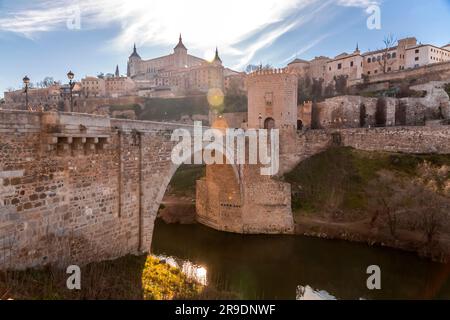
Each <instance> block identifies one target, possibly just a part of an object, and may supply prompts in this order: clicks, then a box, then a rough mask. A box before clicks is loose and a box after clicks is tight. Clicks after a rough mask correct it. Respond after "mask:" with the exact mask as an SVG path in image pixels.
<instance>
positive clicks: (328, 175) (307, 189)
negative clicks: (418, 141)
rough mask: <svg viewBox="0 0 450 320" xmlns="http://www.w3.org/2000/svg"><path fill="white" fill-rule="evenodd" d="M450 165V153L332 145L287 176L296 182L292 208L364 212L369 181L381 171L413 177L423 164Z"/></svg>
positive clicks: (366, 204)
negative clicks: (417, 152)
mask: <svg viewBox="0 0 450 320" xmlns="http://www.w3.org/2000/svg"><path fill="white" fill-rule="evenodd" d="M425 162H428V163H429V164H431V165H432V166H436V167H440V166H444V165H447V166H450V156H449V155H408V154H393V153H383V152H366V151H359V150H354V149H351V148H344V147H338V148H331V149H329V150H327V151H325V152H323V153H320V154H317V155H315V156H313V157H311V158H309V159H307V160H305V161H303V162H302V163H300V164H299V165H298V166H297V167H296V168H295V169H294V170H292V171H291V172H290V173H288V174H286V175H285V179H286V181H287V182H289V183H291V185H292V209H293V210H294V212H295V211H297V212H302V213H304V214H311V213H324V212H354V213H358V212H363V211H365V210H367V209H368V202H369V201H368V200H369V199H370V198H371V197H373V194H372V192H371V190H370V188H368V187H369V183H370V182H371V181H373V180H374V179H376V178H377V177H378V174H377V173H378V172H380V170H388V171H390V172H392V173H394V174H395V175H400V176H402V177H405V178H413V177H417V176H418V175H419V172H418V171H419V170H418V168H419V166H420V165H422V164H424V163H425Z"/></svg>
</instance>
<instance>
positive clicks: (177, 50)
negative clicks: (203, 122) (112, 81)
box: [127, 34, 231, 96]
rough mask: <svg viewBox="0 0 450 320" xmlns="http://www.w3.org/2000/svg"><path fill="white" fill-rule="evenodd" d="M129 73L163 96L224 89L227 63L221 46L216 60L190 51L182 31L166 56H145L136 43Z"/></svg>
mask: <svg viewBox="0 0 450 320" xmlns="http://www.w3.org/2000/svg"><path fill="white" fill-rule="evenodd" d="M227 70H229V69H227ZM230 71H231V70H230ZM127 75H128V77H130V78H131V79H133V80H134V81H135V82H136V83H138V85H140V86H141V87H146V88H147V89H149V90H148V91H149V92H150V93H152V92H159V94H160V95H163V96H180V95H185V94H190V93H196V92H203V93H204V92H208V91H209V90H210V89H220V90H224V67H223V65H222V60H221V59H220V56H219V50H218V48H216V52H215V56H214V59H213V60H212V61H207V60H205V59H202V58H199V57H196V56H194V55H190V54H189V53H188V49H187V48H186V46H185V45H184V43H183V38H182V36H181V34H180V36H179V38H178V44H177V45H176V46H175V47H174V49H173V52H172V53H170V54H168V55H165V56H162V57H157V58H153V59H149V60H143V59H142V58H141V56H140V55H139V54H138V52H137V49H136V45H134V47H133V52H132V53H131V55H130V57H129V58H128V65H127Z"/></svg>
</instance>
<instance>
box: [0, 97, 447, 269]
mask: <svg viewBox="0 0 450 320" xmlns="http://www.w3.org/2000/svg"><path fill="white" fill-rule="evenodd" d="M275 99H276V97H275ZM179 127H180V125H178V124H169V123H156V122H143V121H131V120H119V119H112V118H108V117H104V116H94V115H88V114H70V113H56V112H43V113H40V112H26V111H10V110H1V111H0V269H5V268H25V267H32V266H41V265H45V264H47V263H57V264H61V265H66V266H67V265H69V264H83V263H88V262H91V261H98V260H104V259H110V258H115V257H119V256H123V255H126V254H129V253H137V252H148V251H149V250H150V246H151V239H152V235H153V225H154V220H155V217H156V214H157V211H158V208H159V204H160V202H161V200H162V197H163V195H164V193H165V190H166V188H167V185H168V184H169V182H170V179H171V177H172V175H173V174H174V172H175V171H176V169H177V167H178V166H177V165H175V164H173V163H172V161H171V152H172V149H173V147H174V145H175V142H173V141H171V140H170V137H171V134H172V132H173V130H174V129H176V128H179ZM186 128H188V129H189V127H186ZM281 135H282V136H281V138H280V141H281V144H282V147H281V149H282V150H284V151H282V153H281V155H280V162H281V163H280V165H281V172H280V174H281V173H283V172H286V171H288V170H289V169H290V168H292V167H293V166H295V165H296V164H297V163H299V162H300V161H302V160H304V159H305V158H307V157H309V156H311V155H313V154H316V153H318V152H321V151H323V150H325V149H326V148H329V147H330V146H333V145H343V146H351V147H354V148H358V149H364V150H384V151H397V152H410V153H429V152H433V153H450V145H449V143H448V141H449V140H450V139H449V138H450V127H449V126H438V127H392V128H376V129H369V128H363V129H342V130H338V129H336V130H334V129H333V130H309V131H306V132H299V133H297V132H296V131H295V130H292V131H289V130H287V131H285V132H282V134H281ZM222 166H226V167H224V169H225V170H228V173H229V174H227V175H226V176H223V175H220V174H218V172H219V171H217V170H216V171H215V170H214V168H213V166H210V167H208V169H207V170H208V171H210V174H216V175H217V177H216V178H217V179H216V180H215V181H216V184H215V185H214V186H211V185H209V186H207V185H205V183H204V182H203V183H202V182H198V185H197V187H198V192H199V190H200V192H201V191H202V190H203V191H204V192H210V195H212V196H213V195H220V198H218V199H217V201H210V200H208V201H206V200H205V201H206V202H202V203H199V204H198V209H199V213H198V221H199V222H201V223H204V224H206V225H209V226H211V227H213V228H216V229H218V230H223V231H231V232H239V233H290V232H291V231H292V229H293V220H292V214H291V207H290V202H291V199H290V186H289V185H288V184H287V183H284V182H282V181H280V180H278V179H277V177H274V178H270V177H267V176H261V175H260V174H259V167H258V166H250V165H245V166H242V165H241V166H232V165H222ZM213 180H214V179H213ZM214 188H216V189H214ZM221 191H224V192H221ZM205 199H209V197H206V198H205Z"/></svg>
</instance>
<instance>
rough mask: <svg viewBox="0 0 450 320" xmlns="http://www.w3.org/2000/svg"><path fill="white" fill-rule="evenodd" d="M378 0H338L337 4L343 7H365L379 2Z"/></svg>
mask: <svg viewBox="0 0 450 320" xmlns="http://www.w3.org/2000/svg"><path fill="white" fill-rule="evenodd" d="M379 3H380V0H338V5H341V6H344V7H361V8H367V7H370V6H371V5H374V4H379Z"/></svg>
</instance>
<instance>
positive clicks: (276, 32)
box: [0, 0, 372, 66]
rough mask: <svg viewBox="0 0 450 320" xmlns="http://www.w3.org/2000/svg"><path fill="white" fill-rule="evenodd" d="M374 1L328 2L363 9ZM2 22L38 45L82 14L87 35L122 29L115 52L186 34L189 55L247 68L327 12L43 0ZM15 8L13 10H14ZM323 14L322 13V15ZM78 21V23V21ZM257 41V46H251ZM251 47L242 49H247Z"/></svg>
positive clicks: (277, 5) (207, 3)
mask: <svg viewBox="0 0 450 320" xmlns="http://www.w3.org/2000/svg"><path fill="white" fill-rule="evenodd" d="M369 2H370V3H372V1H370V0H328V1H327V2H325V4H327V5H329V4H332V3H336V4H338V5H342V6H357V7H359V6H363V5H368V4H369ZM32 3H33V4H32V5H28V6H26V7H19V8H16V10H14V11H9V12H6V14H3V16H2V17H0V31H9V32H15V33H18V34H22V35H24V36H25V37H28V38H31V39H34V38H36V37H38V36H39V34H42V33H43V32H51V31H55V30H61V29H64V28H67V26H66V25H67V21H68V20H70V19H73V18H74V14H76V13H77V12H79V13H80V14H81V16H80V22H81V29H84V30H91V29H102V28H109V27H116V28H118V33H117V35H116V36H115V37H114V38H112V39H110V40H109V42H108V45H109V47H110V48H112V49H115V50H118V51H124V50H129V49H130V47H131V46H132V44H133V43H134V42H136V43H137V44H138V46H144V45H152V46H155V45H163V46H167V45H173V44H174V43H175V42H176V41H177V37H178V34H179V33H180V32H181V33H182V34H183V38H184V40H185V43H186V44H187V46H188V47H189V49H195V50H198V51H203V52H206V51H210V50H211V48H214V47H215V46H216V45H217V46H219V48H220V52H221V54H225V55H229V56H232V57H234V58H235V59H236V61H239V63H238V65H239V66H243V65H244V64H246V63H247V62H249V61H250V60H251V59H252V57H253V56H254V55H255V53H256V52H257V51H259V50H261V49H262V48H265V47H267V46H269V45H270V44H272V43H273V42H274V41H276V40H277V39H278V38H279V37H280V36H282V35H283V34H285V33H287V32H289V31H291V30H293V29H294V28H297V27H299V26H301V25H302V24H304V23H305V21H308V19H310V17H311V16H313V15H314V14H317V13H318V12H319V11H320V10H321V9H322V8H323V7H324V2H323V1H320V0H258V1H242V0H195V1H186V0H164V1H161V0H127V1H123V0H96V1H92V0H78V1H74V0H53V1H49V0H41V1H39V0H37V1H34V2H32ZM12 6H13V5H12ZM318 8H321V9H320V10H319V9H318ZM75 18H76V17H75ZM249 39H251V41H248V40H249ZM244 42H245V43H247V44H246V45H242V43H244Z"/></svg>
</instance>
